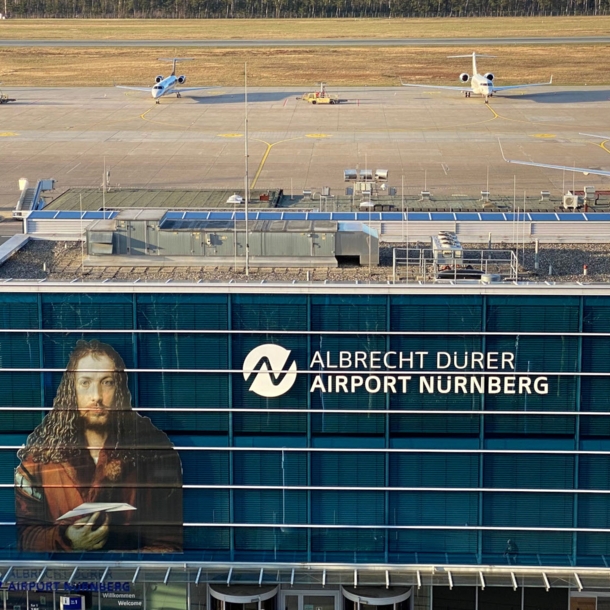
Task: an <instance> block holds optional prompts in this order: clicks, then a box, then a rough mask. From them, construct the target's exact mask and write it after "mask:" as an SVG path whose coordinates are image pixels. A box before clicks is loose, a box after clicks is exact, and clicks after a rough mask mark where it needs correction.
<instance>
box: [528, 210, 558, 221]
mask: <svg viewBox="0 0 610 610" xmlns="http://www.w3.org/2000/svg"><path fill="white" fill-rule="evenodd" d="M530 216H531V217H532V220H533V221H534V222H541V221H552V222H557V215H556V214H552V213H545V212H534V213H533V214H530Z"/></svg>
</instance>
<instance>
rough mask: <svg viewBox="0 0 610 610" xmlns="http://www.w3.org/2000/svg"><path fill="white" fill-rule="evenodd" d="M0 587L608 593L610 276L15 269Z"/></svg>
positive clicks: (110, 597) (45, 607)
mask: <svg viewBox="0 0 610 610" xmlns="http://www.w3.org/2000/svg"><path fill="white" fill-rule="evenodd" d="M0 304H1V305H0V325H1V331H0V333H1V334H0V336H1V340H0V376H1V378H2V391H1V392H0V418H1V422H2V426H1V429H2V431H1V434H2V441H1V442H0V493H1V495H2V503H1V505H0V506H1V510H2V517H1V519H0V545H1V546H2V552H1V555H0V556H1V557H2V560H1V563H0V572H1V580H2V586H1V590H2V592H3V602H4V609H5V610H60V609H62V608H73V609H74V610H80V609H83V610H84V609H85V608H86V609H87V610H90V609H91V610H115V609H117V610H119V609H120V608H123V607H124V608H126V609H129V608H135V609H136V610H137V609H146V610H162V609H171V610H173V609H186V608H188V609H189V610H190V609H197V610H204V609H206V610H360V607H361V605H370V606H377V607H378V610H407V609H413V610H470V609H473V610H475V609H476V610H479V609H481V610H491V609H492V608H493V609H494V610H495V609H499V610H520V609H525V608H527V609H532V610H556V609H561V610H606V609H607V607H610V568H609V567H608V562H609V561H610V522H609V520H610V495H609V494H610V368H609V362H610V342H609V336H610V289H608V287H607V286H605V285H599V286H595V285H590V286H583V285H576V284H574V285H561V286H559V285H545V284H527V283H525V284H508V285H505V284H496V285H487V286H486V285H482V284H479V283H478V282H471V283H468V282H467V283H464V284H459V283H458V284H440V285H421V286H405V285H398V284H394V285H390V284H388V285H383V284H371V285H362V284H359V285H355V284H347V283H346V284H336V285H333V284H322V283H320V284H314V283H309V284H306V283H300V284H298V283H296V284H294V283H293V284H268V283H265V282H262V283H254V282H252V283H248V284H236V283H231V284H223V283H210V284H203V283H202V284H193V283H190V284H189V283H179V282H172V283H166V284H163V283H146V282H134V283H121V282H92V283H83V282H76V281H75V282H72V283H68V282H65V283H59V282H57V283H53V282H32V281H11V282H3V283H2V284H0Z"/></svg>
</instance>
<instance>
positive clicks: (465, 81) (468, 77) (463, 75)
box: [460, 72, 470, 83]
mask: <svg viewBox="0 0 610 610" xmlns="http://www.w3.org/2000/svg"><path fill="white" fill-rule="evenodd" d="M460 80H461V81H462V82H463V83H467V82H468V81H469V80H470V76H468V74H466V72H464V73H462V74H460Z"/></svg>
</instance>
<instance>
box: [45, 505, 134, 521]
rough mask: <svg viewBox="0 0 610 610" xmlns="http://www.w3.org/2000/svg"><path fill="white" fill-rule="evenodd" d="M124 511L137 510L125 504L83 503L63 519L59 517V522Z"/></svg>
mask: <svg viewBox="0 0 610 610" xmlns="http://www.w3.org/2000/svg"><path fill="white" fill-rule="evenodd" d="M124 510H137V509H136V507H135V506H132V505H131V504H127V503H125V502H83V503H82V504H81V505H80V506H77V507H76V508H74V509H72V510H70V511H68V512H67V513H65V514H63V515H62V516H61V517H58V518H57V521H61V520H62V519H72V518H73V517H84V516H85V515H91V514H92V513H99V512H106V513H117V512H120V511H124Z"/></svg>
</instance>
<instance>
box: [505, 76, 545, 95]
mask: <svg viewBox="0 0 610 610" xmlns="http://www.w3.org/2000/svg"><path fill="white" fill-rule="evenodd" d="M552 84H553V77H552V76H551V80H550V81H549V82H548V83H530V84H527V85H507V86H506V87H496V86H495V85H494V86H493V88H494V93H495V92H496V91H508V90H509V89H525V88H526V87H543V86H544V85H552Z"/></svg>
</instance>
